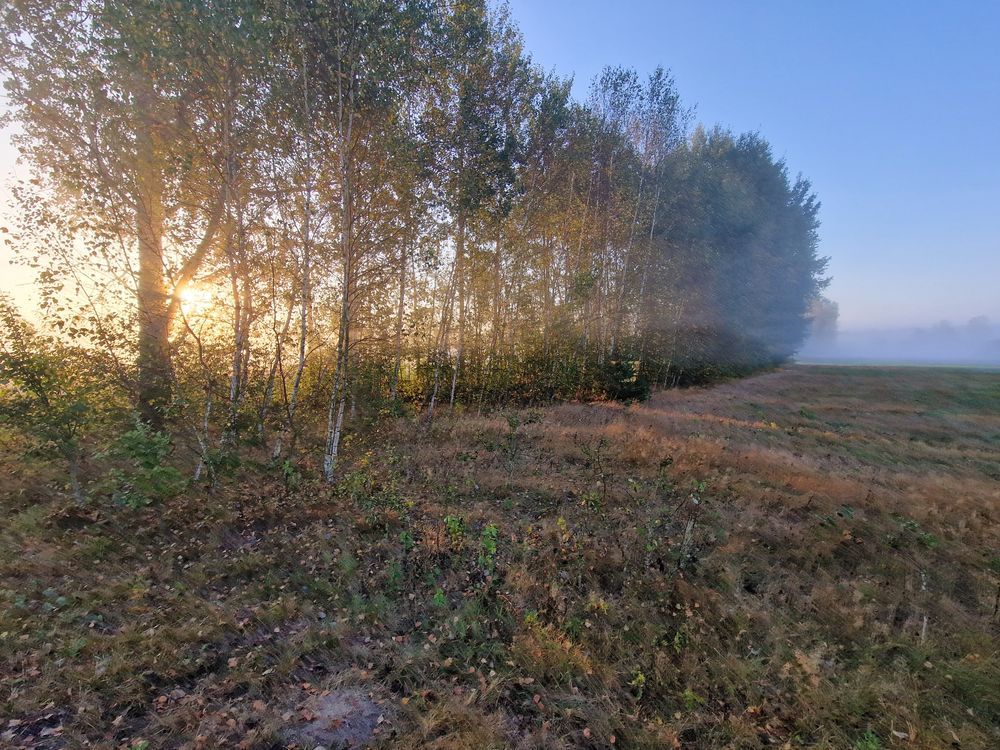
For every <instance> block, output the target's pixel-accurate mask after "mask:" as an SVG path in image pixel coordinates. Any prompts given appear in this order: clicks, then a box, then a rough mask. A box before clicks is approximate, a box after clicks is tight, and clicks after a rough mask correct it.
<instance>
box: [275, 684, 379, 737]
mask: <svg viewBox="0 0 1000 750" xmlns="http://www.w3.org/2000/svg"><path fill="white" fill-rule="evenodd" d="M390 712H391V708H390V707H389V706H387V705H381V704H379V703H378V702H376V701H375V700H373V699H372V698H371V697H369V696H368V694H367V693H365V692H364V691H362V690H360V689H358V688H338V689H336V690H331V691H324V692H323V693H320V694H318V695H314V696H312V697H310V698H309V699H308V700H307V701H306V702H305V704H303V706H302V707H301V708H300V710H299V712H298V719H299V720H298V722H297V723H296V724H294V725H293V726H291V727H288V728H286V729H285V730H284V731H283V732H282V737H283V739H284V740H285V741H286V742H289V743H292V744H293V745H294V746H295V747H299V748H303V749H304V750H314V748H325V749H326V750H347V749H348V748H350V750H355V748H364V747H369V746H370V745H371V743H372V742H373V741H374V740H375V737H376V735H377V734H378V733H379V729H380V727H381V726H382V725H384V723H385V722H386V721H387V720H388V719H389V717H390Z"/></svg>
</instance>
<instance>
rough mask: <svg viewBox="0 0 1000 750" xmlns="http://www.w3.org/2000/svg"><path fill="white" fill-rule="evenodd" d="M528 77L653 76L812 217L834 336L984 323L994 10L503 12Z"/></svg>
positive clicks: (567, 5)
mask: <svg viewBox="0 0 1000 750" xmlns="http://www.w3.org/2000/svg"><path fill="white" fill-rule="evenodd" d="M510 8H511V11H512V13H513V16H514V18H515V19H516V20H517V22H518V25H519V26H520V27H521V30H522V31H523V33H524V37H525V43H526V47H527V50H528V52H530V53H531V54H532V56H533V58H534V59H535V61H536V62H537V63H538V64H540V65H541V66H542V67H543V68H545V69H554V70H555V71H556V72H558V73H561V74H564V75H571V74H572V75H574V76H575V91H576V94H577V96H578V97H584V96H586V93H587V89H588V87H589V83H590V80H591V78H592V77H593V76H594V75H595V74H596V73H597V72H598V71H599V70H600V68H601V67H603V66H604V65H607V64H612V65H628V66H632V67H635V68H637V69H638V70H639V71H640V72H644V71H649V70H652V69H653V68H654V67H655V66H656V65H657V64H660V63H662V64H663V65H664V66H665V67H667V68H670V69H671V70H672V71H673V73H674V76H675V78H676V81H677V85H678V88H679V90H680V93H681V95H682V96H683V97H684V99H685V100H686V101H687V102H688V103H689V104H693V105H696V107H697V112H696V119H697V120H698V121H700V122H704V123H706V124H715V123H721V124H723V125H727V126H729V127H732V128H733V129H734V130H738V131H744V130H758V131H760V132H761V133H762V134H763V135H764V136H765V137H766V138H768V140H770V141H771V143H772V145H773V146H774V150H775V153H776V154H778V155H779V156H782V157H784V158H785V159H786V160H787V162H788V166H789V168H790V170H791V171H792V173H793V174H794V173H796V172H802V173H803V174H805V175H806V176H807V177H809V178H810V179H811V180H812V182H813V186H814V188H815V190H816V192H817V193H818V194H819V197H820V199H821V201H822V203H823V210H822V214H821V218H822V221H823V226H822V229H821V237H822V252H823V254H824V255H828V256H830V257H831V262H830V273H831V275H832V276H833V277H834V281H833V284H832V285H831V287H830V290H829V296H831V297H832V298H834V299H836V300H837V301H838V302H839V303H840V310H841V326H842V327H843V328H862V327H865V328H867V327H883V326H887V327H893V326H903V325H924V324H928V323H934V322H936V321H939V320H942V319H950V320H951V321H953V322H956V323H963V322H965V321H966V320H968V319H969V318H971V317H973V316H975V315H987V316H989V317H990V319H991V320H993V321H994V322H998V321H1000V0H981V1H980V2H968V1H965V0H956V1H955V2H942V1H941V0H938V1H937V2H930V1H928V0H911V1H907V2H904V1H903V0H898V1H896V2H891V1H890V0H870V1H869V2H854V1H851V2H821V1H820V0H814V1H813V0H803V1H801V2H794V1H793V0H786V1H785V2H778V1H777V0H753V1H752V2H751V1H750V0H742V1H741V0H726V1H722V0H716V1H715V2H711V3H704V2H696V1H694V0H685V1H684V2H671V1H668V0H664V1H661V2H655V1H653V0H634V1H631V2H629V1H628V0H624V1H622V2H618V3H611V2H607V1H606V0H605V1H604V2H594V1H592V0H575V1H570V0H511V1H510Z"/></svg>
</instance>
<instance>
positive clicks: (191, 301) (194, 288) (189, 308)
mask: <svg viewBox="0 0 1000 750" xmlns="http://www.w3.org/2000/svg"><path fill="white" fill-rule="evenodd" d="M211 305H212V290H211V289H209V288H207V287H204V286H201V285H199V284H189V285H188V286H186V287H184V289H182V290H181V307H182V308H183V309H184V313H185V314H186V315H199V314H201V313H203V312H205V311H206V310H207V309H208V308H209V307H211Z"/></svg>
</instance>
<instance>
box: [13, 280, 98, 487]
mask: <svg viewBox="0 0 1000 750" xmlns="http://www.w3.org/2000/svg"><path fill="white" fill-rule="evenodd" d="M87 360H88V358H87V357H85V356H84V355H82V354H81V353H80V352H78V351H77V350H75V349H73V348H72V347H69V346H66V345H64V344H62V343H60V342H59V341H57V340H56V339H54V338H52V337H49V336H42V335H39V334H38V333H37V332H36V331H35V329H34V328H33V327H32V326H31V325H29V324H28V323H27V322H26V321H24V319H23V318H21V316H20V315H19V314H18V313H17V311H16V310H15V309H14V307H13V306H12V305H11V304H10V302H9V301H8V300H7V299H6V298H0V426H4V427H8V428H11V429H14V430H17V431H18V432H20V433H21V434H23V435H24V436H25V437H27V438H28V439H29V440H30V441H31V452H32V453H33V454H34V455H40V456H47V457H58V458H61V459H62V460H63V461H65V462H66V464H67V466H68V469H69V472H70V479H71V482H72V484H73V492H74V495H75V497H76V499H77V500H78V501H82V500H83V490H82V486H81V484H80V477H79V465H80V462H81V459H82V453H83V449H84V445H83V443H84V439H85V438H86V436H87V435H88V433H90V432H93V431H94V429H95V428H96V427H98V426H100V424H101V421H102V418H103V416H104V415H102V414H101V412H100V411H99V409H101V408H103V409H104V410H108V407H109V406H113V401H111V403H108V401H109V400H110V398H109V396H108V395H107V392H106V385H105V384H104V383H103V382H102V379H101V378H99V377H97V375H96V374H95V373H92V372H91V369H90V367H88V366H87V364H86V362H87ZM102 401H103V403H102Z"/></svg>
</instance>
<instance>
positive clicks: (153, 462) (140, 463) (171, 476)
mask: <svg viewBox="0 0 1000 750" xmlns="http://www.w3.org/2000/svg"><path fill="white" fill-rule="evenodd" d="M170 451H171V445H170V436H169V435H167V434H165V433H162V432H153V430H152V429H151V428H150V427H149V425H147V424H145V423H144V422H136V425H135V427H134V428H133V429H131V430H129V431H128V432H126V433H124V434H123V435H121V436H120V437H119V438H118V439H117V440H116V441H115V443H114V445H112V447H111V449H110V450H109V451H108V452H107V454H106V455H108V456H109V457H111V458H115V459H119V460H120V461H121V463H122V464H123V467H122V468H117V467H116V468H114V469H112V470H111V480H112V485H113V487H112V498H113V499H114V500H115V502H118V503H121V504H122V505H127V506H129V507H130V508H142V507H145V506H147V505H150V504H152V503H154V502H161V501H164V500H169V499H171V498H173V497H176V496H177V495H179V494H180V493H181V492H183V490H184V487H185V484H186V483H185V481H184V478H183V477H182V476H181V474H180V472H179V471H177V469H175V468H174V467H173V466H168V465H166V463H165V461H166V459H167V457H168V456H169V455H170Z"/></svg>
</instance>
